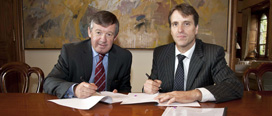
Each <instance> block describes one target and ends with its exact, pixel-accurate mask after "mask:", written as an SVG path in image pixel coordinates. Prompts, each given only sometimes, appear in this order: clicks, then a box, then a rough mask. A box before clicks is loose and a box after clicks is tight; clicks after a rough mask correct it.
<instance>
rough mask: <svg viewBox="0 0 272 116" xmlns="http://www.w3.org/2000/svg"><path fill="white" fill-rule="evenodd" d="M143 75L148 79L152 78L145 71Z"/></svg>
mask: <svg viewBox="0 0 272 116" xmlns="http://www.w3.org/2000/svg"><path fill="white" fill-rule="evenodd" d="M145 75H146V76H147V77H148V79H151V80H153V79H152V78H151V77H150V76H149V75H148V74H147V73H145Z"/></svg>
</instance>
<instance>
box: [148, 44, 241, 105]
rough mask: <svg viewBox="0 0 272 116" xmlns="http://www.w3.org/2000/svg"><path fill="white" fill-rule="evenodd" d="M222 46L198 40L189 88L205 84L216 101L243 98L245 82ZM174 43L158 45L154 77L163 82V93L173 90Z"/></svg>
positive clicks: (191, 67) (155, 53) (188, 80)
mask: <svg viewBox="0 0 272 116" xmlns="http://www.w3.org/2000/svg"><path fill="white" fill-rule="evenodd" d="M224 56H225V52H224V49H223V47H220V46H217V45H213V44H207V43H204V42H202V41H201V40H199V39H196V46H195V50H194V53H193V55H192V59H191V61H190V66H189V72H188V79H187V84H186V90H192V89H195V88H199V87H205V88H206V89H208V90H209V91H210V92H211V93H212V94H213V95H214V97H215V99H216V102H224V101H228V100H232V99H237V98H241V97H242V95H243V85H242V83H241V82H240V81H239V80H238V79H237V77H236V76H235V73H234V72H233V71H232V70H231V69H230V68H229V67H228V66H227V63H226V60H225V58H224ZM174 68H175V43H170V44H168V45H164V46H160V47H157V48H155V50H154V54H153V65H152V73H151V78H153V79H159V80H161V81H162V85H161V88H162V89H161V91H160V92H170V91H173V85H174V84H173V83H174V70H175V69H174Z"/></svg>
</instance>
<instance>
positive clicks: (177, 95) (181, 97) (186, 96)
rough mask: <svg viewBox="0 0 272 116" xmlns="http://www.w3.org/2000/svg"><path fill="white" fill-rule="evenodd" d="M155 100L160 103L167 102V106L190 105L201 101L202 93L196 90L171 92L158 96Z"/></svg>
mask: <svg viewBox="0 0 272 116" xmlns="http://www.w3.org/2000/svg"><path fill="white" fill-rule="evenodd" d="M155 99H156V100H159V102H160V103H162V102H166V101H168V102H167V104H171V103H173V102H179V103H190V102H195V101H201V99H202V93H201V92H200V91H199V90H198V89H195V90H191V91H173V92H168V93H165V94H161V95H158V96H157V97H155Z"/></svg>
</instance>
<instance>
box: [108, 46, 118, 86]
mask: <svg viewBox="0 0 272 116" xmlns="http://www.w3.org/2000/svg"><path fill="white" fill-rule="evenodd" d="M117 63H118V58H117V53H116V50H115V45H114V44H113V45H112V48H111V50H110V51H109V59H108V74H107V90H110V86H111V82H112V81H113V77H114V72H116V71H115V70H116V65H117Z"/></svg>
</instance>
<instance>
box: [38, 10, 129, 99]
mask: <svg viewBox="0 0 272 116" xmlns="http://www.w3.org/2000/svg"><path fill="white" fill-rule="evenodd" d="M118 32H119V21H118V19H117V18H116V16H115V15H114V14H112V13H111V12H108V11H99V12H97V13H95V14H94V16H93V19H92V21H91V23H90V26H89V28H88V35H89V37H90V39H88V40H85V41H82V42H77V43H70V44H65V45H63V47H62V50H61V53H60V56H59V59H58V63H57V64H56V65H55V66H54V68H53V69H52V71H51V72H50V73H49V74H48V76H47V78H46V79H45V82H44V86H43V87H44V91H45V92H46V93H49V94H53V95H57V96H58V97H59V98H67V97H70V98H71V97H78V98H86V97H89V96H92V95H93V94H94V93H95V92H96V91H113V92H117V91H118V92H130V91H131V85H130V70H131V62H132V55H131V53H130V52H129V51H128V50H126V49H123V48H120V47H119V46H117V45H115V44H113V42H114V41H115V40H116V38H117V34H118Z"/></svg>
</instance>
